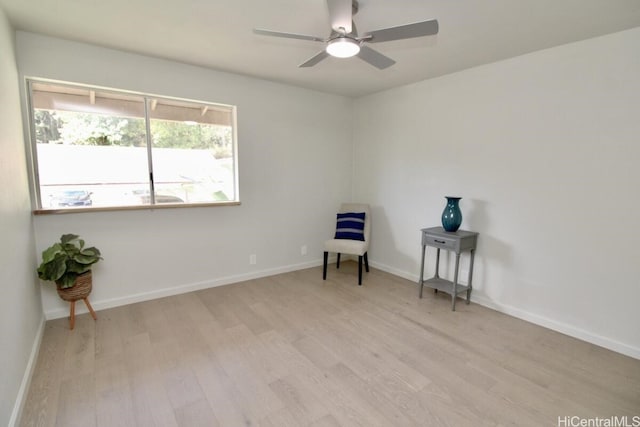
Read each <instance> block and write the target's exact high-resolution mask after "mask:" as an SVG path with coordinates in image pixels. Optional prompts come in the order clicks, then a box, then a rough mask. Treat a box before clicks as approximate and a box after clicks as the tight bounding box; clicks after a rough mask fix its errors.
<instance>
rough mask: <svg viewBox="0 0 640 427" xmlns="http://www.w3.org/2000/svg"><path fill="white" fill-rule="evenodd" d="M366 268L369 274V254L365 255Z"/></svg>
mask: <svg viewBox="0 0 640 427" xmlns="http://www.w3.org/2000/svg"><path fill="white" fill-rule="evenodd" d="M364 268H365V269H366V270H367V273H368V272H369V257H368V256H367V253H366V252H365V253H364Z"/></svg>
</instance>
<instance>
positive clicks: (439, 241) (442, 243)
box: [433, 239, 447, 245]
mask: <svg viewBox="0 0 640 427" xmlns="http://www.w3.org/2000/svg"><path fill="white" fill-rule="evenodd" d="M433 240H434V241H435V242H436V243H440V244H441V245H444V244H445V243H447V242H445V241H444V240H436V239H433Z"/></svg>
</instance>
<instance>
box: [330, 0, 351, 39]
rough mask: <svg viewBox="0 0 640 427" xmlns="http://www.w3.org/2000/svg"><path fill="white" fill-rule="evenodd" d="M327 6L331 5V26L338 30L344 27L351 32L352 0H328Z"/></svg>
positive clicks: (346, 31) (347, 32) (347, 31)
mask: <svg viewBox="0 0 640 427" xmlns="http://www.w3.org/2000/svg"><path fill="white" fill-rule="evenodd" d="M327 6H328V7H329V20H330V21H331V28H333V29H334V30H335V31H338V32H340V28H343V29H344V31H345V33H346V34H349V33H351V23H352V20H353V10H352V7H353V3H352V0H327Z"/></svg>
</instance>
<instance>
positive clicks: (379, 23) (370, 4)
mask: <svg viewBox="0 0 640 427" xmlns="http://www.w3.org/2000/svg"><path fill="white" fill-rule="evenodd" d="M359 3H360V11H359V12H358V14H357V15H356V16H355V19H354V20H355V22H356V25H357V27H358V30H359V32H360V33H361V34H362V33H364V32H367V31H371V30H376V29H379V28H385V27H389V26H395V25H401V24H406V23H411V22H416V21H422V20H427V19H431V18H437V19H438V21H439V23H440V32H439V34H438V35H437V36H432V37H422V38H417V39H411V40H402V41H394V42H387V43H380V44H376V45H374V46H373V47H374V48H375V49H377V50H379V51H380V52H382V53H384V54H385V55H387V56H389V57H391V58H393V59H395V60H396V61H397V63H396V64H395V65H394V66H392V67H390V68H388V69H386V70H378V69H376V68H374V67H372V66H370V65H368V64H367V63H365V62H363V61H361V60H360V59H358V58H350V59H336V58H328V59H326V60H325V61H323V62H321V63H320V64H318V65H316V66H315V67H313V68H298V65H299V64H300V63H302V62H304V61H305V60H307V59H308V58H310V57H311V56H313V55H315V54H316V53H317V52H319V51H320V50H321V49H322V48H323V46H322V44H320V43H316V42H311V41H304V40H290V39H283V38H273V37H264V36H258V35H255V34H253V33H252V29H253V28H266V29H271V30H276V31H284V32H293V33H302V34H309V35H315V36H320V37H326V36H328V35H329V32H330V25H329V15H328V12H327V5H326V1H325V0H108V1H104V0H0V7H2V9H3V10H4V11H5V12H6V14H7V16H8V17H9V20H10V21H11V23H12V25H13V26H14V27H15V28H16V29H20V30H26V31H32V32H38V33H42V34H47V35H51V36H56V37H62V38H66V39H70V40H77V41H82V42H87V43H92V44H96V45H101V46H106V47H111V48H116V49H120V50H125V51H130V52H136V53H140V54H145V55H150V56H156V57H161V58H167V59H171V60H176V61H180V62H184V63H189V64H194V65H200V66H204V67H209V68H213V69H217V70H223V71H230V72H233V73H240V74H245V75H250V76H255V77H259V78H264V79H268V80H273V81H278V82H283V83H287V84H292V85H296V86H302V87H307V88H311V89H316V90H320V91H325V92H332V93H337V94H342V95H347V96H361V95H365V94H369V93H373V92H378V91H380V90H384V89H387V88H391V87H395V86H400V85H403V84H407V83H412V82H416V81H420V80H424V79H427V78H431V77H436V76H440V75H443V74H448V73H453V72H455V71H459V70H463V69H466V68H470V67H474V66H477V65H481V64H486V63H490V62H495V61H498V60H501V59H506V58H509V57H514V56H517V55H522V54H525V53H528V52H533V51H536V50H540V49H545V48H549V47H552V46H558V45H561V44H565V43H570V42H573V41H578V40H583V39H587V38H591V37H596V36H599V35H604V34H608V33H612V32H616V31H621V30H624V29H629V28H633V27H637V26H640V0H360V1H359ZM637 54H640V52H637Z"/></svg>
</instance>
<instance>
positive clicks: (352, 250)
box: [322, 203, 371, 285]
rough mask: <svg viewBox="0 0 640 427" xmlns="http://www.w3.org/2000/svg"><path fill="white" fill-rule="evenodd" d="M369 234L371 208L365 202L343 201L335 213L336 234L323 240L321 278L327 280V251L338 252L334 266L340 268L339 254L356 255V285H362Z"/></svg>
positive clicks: (367, 269)
mask: <svg viewBox="0 0 640 427" xmlns="http://www.w3.org/2000/svg"><path fill="white" fill-rule="evenodd" d="M362 214H364V215H362ZM370 236H371V209H370V207H369V205H368V204H365V203H343V204H342V205H341V206H340V211H339V212H338V215H337V225H336V234H335V235H334V238H333V239H331V240H327V241H326V242H324V264H323V267H322V279H323V280H327V261H328V259H329V252H333V253H336V254H338V259H337V262H336V268H340V255H341V254H348V255H357V256H358V285H362V261H363V260H364V265H365V268H366V271H367V273H368V272H369V258H368V256H367V251H368V250H369V240H370Z"/></svg>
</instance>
